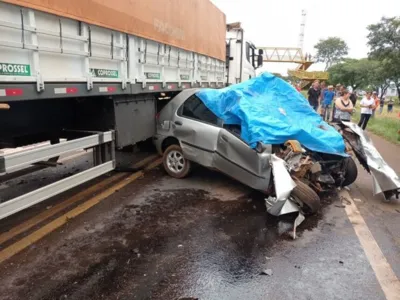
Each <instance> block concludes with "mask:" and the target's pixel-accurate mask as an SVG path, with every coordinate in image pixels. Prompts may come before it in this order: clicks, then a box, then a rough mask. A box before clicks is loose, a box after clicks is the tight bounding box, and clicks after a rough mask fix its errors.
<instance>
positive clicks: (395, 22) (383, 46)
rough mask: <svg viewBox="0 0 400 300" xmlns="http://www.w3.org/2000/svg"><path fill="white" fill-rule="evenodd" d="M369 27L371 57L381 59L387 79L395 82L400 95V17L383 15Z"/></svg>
mask: <svg viewBox="0 0 400 300" xmlns="http://www.w3.org/2000/svg"><path fill="white" fill-rule="evenodd" d="M367 28H368V30H369V33H368V36H367V38H368V45H369V46H370V49H371V51H370V53H369V57H371V58H373V59H376V60H379V62H380V65H381V66H382V70H383V73H384V76H385V77H387V78H386V79H385V81H389V82H390V81H392V82H394V84H395V85H396V89H397V94H398V95H399V96H400V17H393V18H385V17H383V18H382V19H381V21H380V22H379V23H377V24H372V25H369V26H368V27H367Z"/></svg>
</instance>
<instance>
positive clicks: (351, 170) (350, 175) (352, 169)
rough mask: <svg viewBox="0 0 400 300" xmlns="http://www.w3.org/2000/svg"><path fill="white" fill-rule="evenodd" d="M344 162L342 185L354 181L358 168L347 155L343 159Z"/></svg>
mask: <svg viewBox="0 0 400 300" xmlns="http://www.w3.org/2000/svg"><path fill="white" fill-rule="evenodd" d="M344 164H345V168H346V171H345V175H344V180H343V183H342V186H348V185H350V184H352V183H353V182H354V181H356V179H357V176H358V169H357V165H356V163H355V162H354V160H353V158H351V157H347V158H346V159H345V161H344Z"/></svg>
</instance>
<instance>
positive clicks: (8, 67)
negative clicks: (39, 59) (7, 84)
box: [0, 63, 31, 76]
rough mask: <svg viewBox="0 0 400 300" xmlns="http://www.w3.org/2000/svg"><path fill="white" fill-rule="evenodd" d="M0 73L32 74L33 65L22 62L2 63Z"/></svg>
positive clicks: (7, 74)
mask: <svg viewBox="0 0 400 300" xmlns="http://www.w3.org/2000/svg"><path fill="white" fill-rule="evenodd" d="M0 75H5V76H10V75H11V76H31V66H30V65H21V64H9V63H0Z"/></svg>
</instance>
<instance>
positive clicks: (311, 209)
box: [291, 178, 321, 215]
mask: <svg viewBox="0 0 400 300" xmlns="http://www.w3.org/2000/svg"><path fill="white" fill-rule="evenodd" d="M293 179H294V181H295V182H296V187H295V188H294V189H293V190H292V193H291V196H292V197H293V198H295V200H296V201H297V202H298V204H299V205H300V207H301V208H302V210H303V213H304V214H305V215H312V214H315V213H316V212H317V211H318V210H319V208H320V206H321V200H320V198H319V196H318V194H317V193H316V192H315V191H314V190H313V189H312V188H310V187H309V186H308V185H306V184H305V183H303V182H301V181H300V180H298V179H297V178H293Z"/></svg>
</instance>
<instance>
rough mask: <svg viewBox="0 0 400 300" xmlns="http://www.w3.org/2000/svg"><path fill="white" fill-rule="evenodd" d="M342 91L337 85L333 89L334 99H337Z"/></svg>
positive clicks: (339, 85)
mask: <svg viewBox="0 0 400 300" xmlns="http://www.w3.org/2000/svg"><path fill="white" fill-rule="evenodd" d="M342 89H343V87H342V85H341V84H340V83H338V84H337V85H336V89H335V98H339V97H340V96H341V91H342Z"/></svg>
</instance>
